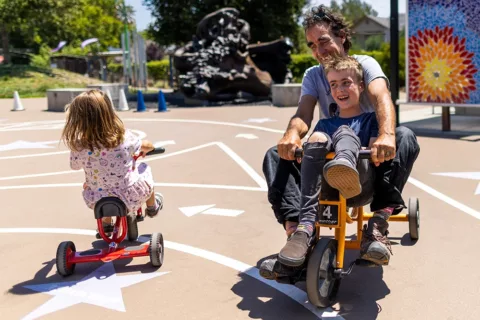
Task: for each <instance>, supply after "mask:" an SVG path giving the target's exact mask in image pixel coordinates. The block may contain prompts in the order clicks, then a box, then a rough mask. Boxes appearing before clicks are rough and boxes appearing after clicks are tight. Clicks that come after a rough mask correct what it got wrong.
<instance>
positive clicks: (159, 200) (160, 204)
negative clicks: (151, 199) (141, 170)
mask: <svg viewBox="0 0 480 320" xmlns="http://www.w3.org/2000/svg"><path fill="white" fill-rule="evenodd" d="M155 201H156V202H157V204H158V208H157V210H155V209H149V208H148V207H147V208H146V209H145V214H146V215H147V216H149V217H150V218H153V217H155V216H156V215H157V214H158V211H160V210H162V209H163V195H162V194H161V193H160V192H155Z"/></svg>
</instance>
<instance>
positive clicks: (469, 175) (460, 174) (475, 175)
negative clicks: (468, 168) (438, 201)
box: [432, 172, 480, 195]
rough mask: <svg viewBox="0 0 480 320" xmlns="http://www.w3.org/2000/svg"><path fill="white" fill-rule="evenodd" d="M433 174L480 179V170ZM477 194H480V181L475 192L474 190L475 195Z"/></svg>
mask: <svg viewBox="0 0 480 320" xmlns="http://www.w3.org/2000/svg"><path fill="white" fill-rule="evenodd" d="M432 174H433V175H437V176H444V177H452V178H459V179H468V180H478V181H480V172H443V173H432ZM477 194H480V183H478V185H477V189H475V192H474V195H477Z"/></svg>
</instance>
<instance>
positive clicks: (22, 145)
mask: <svg viewBox="0 0 480 320" xmlns="http://www.w3.org/2000/svg"><path fill="white" fill-rule="evenodd" d="M58 142H59V140H55V141H43V142H30V141H23V140H18V141H15V142H12V143H9V144H4V145H0V151H9V150H17V149H49V148H53V147H51V146H49V144H55V143H58Z"/></svg>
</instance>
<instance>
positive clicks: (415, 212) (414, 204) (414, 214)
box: [408, 198, 420, 240]
mask: <svg viewBox="0 0 480 320" xmlns="http://www.w3.org/2000/svg"><path fill="white" fill-rule="evenodd" d="M408 229H409V232H410V238H411V239H412V240H418V238H419V237H420V205H419V203H418V198H410V199H408Z"/></svg>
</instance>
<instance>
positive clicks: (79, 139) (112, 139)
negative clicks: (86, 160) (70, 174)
mask: <svg viewBox="0 0 480 320" xmlns="http://www.w3.org/2000/svg"><path fill="white" fill-rule="evenodd" d="M65 111H66V112H67V120H66V123H65V127H64V128H63V132H62V137H61V138H62V140H63V141H64V142H65V144H66V145H67V146H68V147H69V148H70V149H71V150H75V151H81V150H83V149H88V150H93V149H94V148H97V149H101V148H107V149H110V148H115V147H117V146H118V145H119V144H120V143H122V142H123V137H124V134H125V127H124V125H123V122H122V120H120V118H119V117H118V116H117V114H116V113H115V110H114V109H113V105H112V102H111V101H110V99H109V98H108V96H107V95H106V94H105V93H103V92H102V91H100V90H96V89H95V90H89V91H87V92H83V93H81V94H80V95H78V96H77V97H76V98H75V99H73V101H72V102H71V103H70V104H68V105H67V106H66V108H65Z"/></svg>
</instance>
